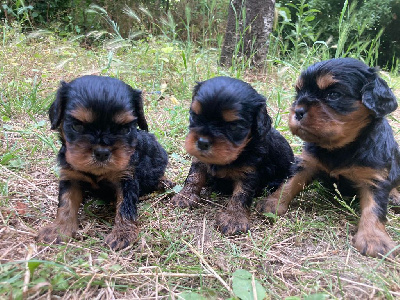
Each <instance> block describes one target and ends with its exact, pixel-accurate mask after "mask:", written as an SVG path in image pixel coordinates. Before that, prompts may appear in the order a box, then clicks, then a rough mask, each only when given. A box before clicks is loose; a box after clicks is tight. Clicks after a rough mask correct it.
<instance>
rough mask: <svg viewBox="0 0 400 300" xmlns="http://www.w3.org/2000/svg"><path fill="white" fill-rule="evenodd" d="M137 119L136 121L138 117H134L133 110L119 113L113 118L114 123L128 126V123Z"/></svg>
mask: <svg viewBox="0 0 400 300" xmlns="http://www.w3.org/2000/svg"><path fill="white" fill-rule="evenodd" d="M135 119H136V117H135V116H134V115H133V113H132V111H131V110H130V111H123V112H119V113H116V114H115V115H114V116H113V120H114V122H115V123H118V124H127V123H130V122H132V121H133V120H135Z"/></svg>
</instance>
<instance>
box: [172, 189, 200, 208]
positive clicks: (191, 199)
mask: <svg viewBox="0 0 400 300" xmlns="http://www.w3.org/2000/svg"><path fill="white" fill-rule="evenodd" d="M199 203H200V196H199V195H197V194H188V193H184V192H183V193H182V192H180V193H179V194H176V195H175V196H173V197H172V199H171V204H172V205H174V206H177V207H180V208H185V207H189V208H190V207H196V206H197V205H198V204H199Z"/></svg>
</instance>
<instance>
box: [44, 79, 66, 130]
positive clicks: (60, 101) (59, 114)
mask: <svg viewBox="0 0 400 300" xmlns="http://www.w3.org/2000/svg"><path fill="white" fill-rule="evenodd" d="M67 91H68V83H66V82H65V81H61V86H60V87H59V88H58V90H57V95H56V99H55V100H54V102H53V103H52V104H51V106H50V108H49V119H50V124H51V129H52V130H54V129H57V128H58V126H60V123H61V121H62V119H63V118H64V110H65V104H66V102H67V96H66V92H67Z"/></svg>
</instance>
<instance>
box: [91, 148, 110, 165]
mask: <svg viewBox="0 0 400 300" xmlns="http://www.w3.org/2000/svg"><path fill="white" fill-rule="evenodd" d="M93 155H94V157H95V158H96V160H97V161H100V162H103V161H106V160H107V159H109V158H110V156H111V151H110V149H107V148H102V147H99V148H96V149H94V150H93Z"/></svg>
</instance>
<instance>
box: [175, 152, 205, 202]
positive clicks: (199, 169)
mask: <svg viewBox="0 0 400 300" xmlns="http://www.w3.org/2000/svg"><path fill="white" fill-rule="evenodd" d="M206 178H207V166H206V165H205V164H204V163H202V162H200V161H198V160H197V159H193V162H192V165H191V167H190V170H189V174H188V176H187V178H186V180H185V184H184V185H183V188H182V190H181V191H180V192H179V194H176V195H175V196H174V197H172V199H171V203H172V204H173V205H175V206H179V207H192V206H195V205H196V204H197V203H199V202H200V191H201V189H202V188H203V186H204V185H205V183H206Z"/></svg>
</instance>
